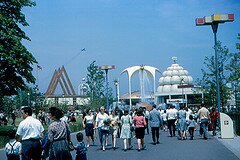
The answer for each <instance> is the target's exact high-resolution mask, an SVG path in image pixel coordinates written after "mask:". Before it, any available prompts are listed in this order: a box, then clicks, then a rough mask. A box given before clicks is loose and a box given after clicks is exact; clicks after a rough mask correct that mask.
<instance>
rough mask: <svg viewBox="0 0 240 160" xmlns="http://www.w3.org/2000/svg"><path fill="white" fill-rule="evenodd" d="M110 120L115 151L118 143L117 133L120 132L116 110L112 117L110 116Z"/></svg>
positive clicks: (113, 111)
mask: <svg viewBox="0 0 240 160" xmlns="http://www.w3.org/2000/svg"><path fill="white" fill-rule="evenodd" d="M109 119H110V127H111V129H110V131H111V135H112V146H113V150H115V149H116V141H117V132H118V123H119V117H118V115H117V114H116V111H115V110H112V112H111V115H110V116H109Z"/></svg>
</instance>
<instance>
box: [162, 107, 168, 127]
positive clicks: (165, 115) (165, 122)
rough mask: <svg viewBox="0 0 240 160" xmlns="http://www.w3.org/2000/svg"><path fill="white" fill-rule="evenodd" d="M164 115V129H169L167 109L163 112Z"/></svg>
mask: <svg viewBox="0 0 240 160" xmlns="http://www.w3.org/2000/svg"><path fill="white" fill-rule="evenodd" d="M161 117H162V122H163V124H162V125H163V131H167V129H168V127H167V111H166V110H164V111H163V114H162V115H161Z"/></svg>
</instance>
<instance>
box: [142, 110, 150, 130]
mask: <svg viewBox="0 0 240 160" xmlns="http://www.w3.org/2000/svg"><path fill="white" fill-rule="evenodd" d="M142 109H143V116H144V118H145V121H146V126H145V129H146V130H147V134H149V128H148V120H149V111H148V110H147V108H146V107H143V108H142Z"/></svg>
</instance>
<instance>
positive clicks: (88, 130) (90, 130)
mask: <svg viewBox="0 0 240 160" xmlns="http://www.w3.org/2000/svg"><path fill="white" fill-rule="evenodd" d="M82 125H83V128H85V135H86V137H87V147H89V146H90V140H91V139H92V143H93V145H94V137H93V135H94V116H93V115H92V114H91V109H89V108H88V109H87V110H86V115H85V116H84V118H83V121H82Z"/></svg>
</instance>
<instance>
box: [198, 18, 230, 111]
mask: <svg viewBox="0 0 240 160" xmlns="http://www.w3.org/2000/svg"><path fill="white" fill-rule="evenodd" d="M233 21H234V14H213V15H212V16H205V17H203V18H197V19H196V25H197V26H203V25H211V26H212V30H213V34H214V51H215V68H216V92H217V107H218V113H220V102H221V101H220V87H219V65H218V53H217V29H218V24H219V23H225V22H233Z"/></svg>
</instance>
